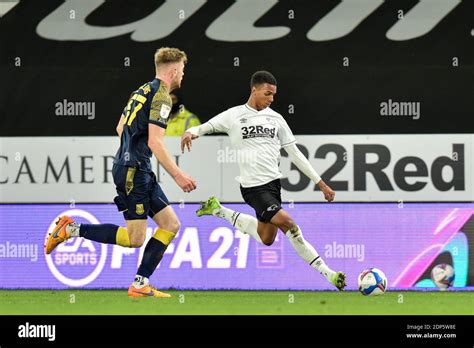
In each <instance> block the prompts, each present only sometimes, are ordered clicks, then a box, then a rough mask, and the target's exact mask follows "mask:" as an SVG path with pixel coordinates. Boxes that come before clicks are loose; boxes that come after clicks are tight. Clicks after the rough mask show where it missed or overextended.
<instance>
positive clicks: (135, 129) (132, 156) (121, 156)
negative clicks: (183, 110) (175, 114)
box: [114, 79, 172, 172]
mask: <svg viewBox="0 0 474 348" xmlns="http://www.w3.org/2000/svg"><path fill="white" fill-rule="evenodd" d="M171 106H172V102H171V97H170V95H169V93H168V92H167V90H166V88H165V86H164V84H163V82H162V81H160V80H159V79H154V80H153V81H151V82H147V83H145V84H144V85H143V86H141V87H140V88H139V89H137V90H136V91H134V92H133V93H132V95H131V96H130V99H129V100H128V104H127V106H126V107H125V109H124V110H123V116H124V120H123V132H122V137H121V139H120V148H119V150H118V151H117V154H116V155H115V160H114V163H115V164H119V165H123V166H128V167H137V168H139V169H140V170H144V171H148V172H151V163H150V158H151V156H152V155H153V153H152V152H151V150H150V148H149V147H148V124H149V123H152V124H155V125H157V126H159V127H162V128H166V122H167V120H168V116H169V114H170V111H171Z"/></svg>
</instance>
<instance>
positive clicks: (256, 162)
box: [207, 104, 296, 187]
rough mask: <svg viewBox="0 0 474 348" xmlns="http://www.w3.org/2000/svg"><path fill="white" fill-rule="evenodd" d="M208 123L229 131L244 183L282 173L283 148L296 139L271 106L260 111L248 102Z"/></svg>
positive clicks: (217, 129)
mask: <svg viewBox="0 0 474 348" xmlns="http://www.w3.org/2000/svg"><path fill="white" fill-rule="evenodd" d="M207 123H208V124H210V125H211V126H212V128H213V133H218V132H219V133H220V132H222V133H227V134H228V135H229V137H230V142H231V144H232V147H233V149H234V151H235V152H236V159H237V161H238V163H239V167H240V178H239V179H240V180H239V181H240V184H241V185H242V186H243V187H254V186H260V185H264V184H266V183H269V182H270V181H273V180H275V179H279V178H281V177H282V174H281V172H280V169H279V165H280V149H281V148H282V147H284V146H287V145H290V144H294V143H296V139H295V137H294V135H293V133H292V132H291V129H290V127H288V124H287V123H286V121H285V119H284V118H283V116H281V115H280V114H279V113H277V112H275V111H273V110H272V109H270V108H266V109H263V110H260V111H257V110H255V109H253V108H251V107H250V106H248V105H247V104H244V105H239V106H235V107H233V108H230V109H228V110H226V111H224V112H222V113H220V114H219V115H217V116H215V117H213V118H212V119H211V120H209V121H208V122H207Z"/></svg>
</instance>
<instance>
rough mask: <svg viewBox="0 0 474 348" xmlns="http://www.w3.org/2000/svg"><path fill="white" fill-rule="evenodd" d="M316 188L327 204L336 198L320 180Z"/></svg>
mask: <svg viewBox="0 0 474 348" xmlns="http://www.w3.org/2000/svg"><path fill="white" fill-rule="evenodd" d="M318 186H319V188H320V189H321V191H322V193H323V194H324V198H325V199H326V200H327V201H328V202H332V201H333V200H334V197H335V196H336V193H335V192H334V191H333V190H332V189H331V188H330V187H329V186H328V185H326V183H325V182H324V181H323V180H322V179H321V180H320V181H319V182H318Z"/></svg>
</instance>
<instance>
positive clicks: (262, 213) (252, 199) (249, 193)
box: [240, 179, 281, 222]
mask: <svg viewBox="0 0 474 348" xmlns="http://www.w3.org/2000/svg"><path fill="white" fill-rule="evenodd" d="M240 192H241V193H242V197H243V199H244V200H245V203H247V204H248V205H250V206H251V207H252V208H253V209H254V210H255V215H256V216H257V219H258V220H260V221H262V222H270V220H271V219H272V218H273V217H274V216H275V214H276V213H278V211H279V210H280V209H281V183H280V179H276V180H273V181H270V182H269V183H268V184H265V185H261V186H255V187H242V186H240Z"/></svg>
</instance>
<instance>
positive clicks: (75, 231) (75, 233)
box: [66, 222, 81, 237]
mask: <svg viewBox="0 0 474 348" xmlns="http://www.w3.org/2000/svg"><path fill="white" fill-rule="evenodd" d="M80 227H81V224H78V223H77V222H73V223H70V224H69V225H67V226H66V232H67V233H69V234H71V237H79V228H80Z"/></svg>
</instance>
